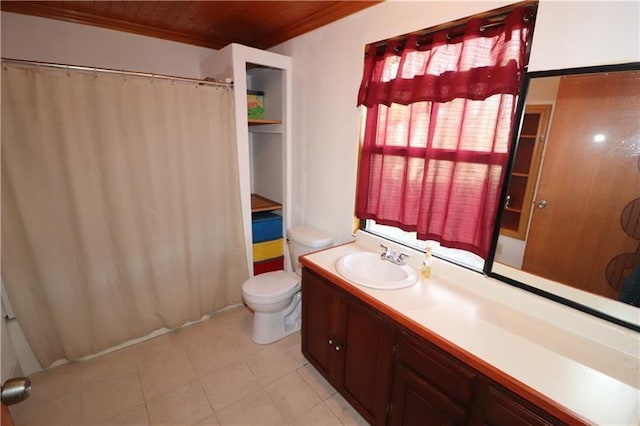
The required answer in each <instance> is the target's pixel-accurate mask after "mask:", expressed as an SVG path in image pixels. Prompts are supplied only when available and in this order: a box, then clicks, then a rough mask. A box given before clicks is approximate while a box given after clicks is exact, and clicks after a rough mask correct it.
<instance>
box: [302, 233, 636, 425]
mask: <svg viewBox="0 0 640 426" xmlns="http://www.w3.org/2000/svg"><path fill="white" fill-rule="evenodd" d="M375 247H376V244H375V242H370V243H369V245H368V246H367V244H366V243H362V242H358V243H349V244H345V245H342V246H338V247H334V248H331V249H327V250H324V251H322V252H317V253H313V254H310V255H307V256H304V257H302V258H301V263H302V264H303V266H304V270H303V276H302V294H303V296H302V300H303V311H302V316H303V319H302V351H303V354H304V355H305V357H306V358H307V359H308V360H309V362H310V363H311V364H312V365H313V366H314V367H315V368H316V369H317V370H318V371H319V372H320V373H321V374H322V375H323V376H324V377H325V378H326V379H327V380H328V381H329V383H331V385H333V386H334V388H335V389H336V390H337V391H338V392H340V394H341V395H342V396H343V397H344V398H345V399H346V400H347V401H349V403H350V404H351V405H352V406H353V407H354V408H355V409H356V410H357V411H358V412H359V413H360V414H361V415H362V416H363V417H364V418H365V419H366V420H367V421H368V422H369V423H371V424H374V425H382V424H390V425H401V424H402V425H412V424H415V425H424V424H492V425H519V424H529V425H547V424H601V423H608V424H612V423H615V424H636V423H637V422H638V417H637V416H638V414H637V410H638V407H639V405H638V404H639V401H638V398H639V395H640V393H639V391H638V389H639V388H640V384H639V383H638V358H637V356H636V357H634V356H633V355H632V354H633V351H634V350H636V348H635V347H634V344H635V343H634V342H635V341H637V338H636V339H635V340H634V337H633V335H632V334H631V335H625V336H627V338H628V340H627V341H626V342H627V344H629V346H628V347H626V349H628V351H626V349H625V347H624V343H623V344H622V346H623V347H621V348H615V349H614V348H611V347H603V348H596V350H595V351H594V350H593V344H592V342H587V341H585V337H584V336H579V335H575V334H574V333H572V332H569V331H567V330H562V329H558V328H554V327H552V326H549V324H545V323H544V322H543V320H540V319H538V318H535V317H532V316H529V315H527V314H526V313H525V312H520V311H519V310H518V309H517V307H516V306H514V305H517V304H518V303H514V304H512V305H511V306H510V305H509V304H508V303H506V304H502V303H500V297H501V296H500V295H489V296H488V297H485V296H483V295H482V294H481V293H482V292H486V291H487V290H486V288H485V289H483V288H480V289H477V288H476V290H479V293H474V292H467V291H466V290H465V285H467V286H469V285H471V286H480V287H481V286H482V285H480V284H477V283H475V282H474V279H477V280H489V279H488V278H486V277H483V276H482V275H480V274H476V273H473V272H471V271H467V270H462V268H457V267H456V266H454V265H448V264H445V262H441V261H440V262H437V263H436V264H435V265H434V271H435V273H434V274H433V275H432V277H431V278H429V279H422V280H420V281H419V282H418V283H416V284H415V285H413V286H411V287H408V288H404V289H399V290H380V289H371V288H367V287H363V286H359V285H356V284H353V283H351V282H349V281H348V280H346V279H345V278H343V277H342V276H341V275H340V274H339V273H338V272H337V270H336V268H335V263H336V261H337V260H338V259H339V258H341V257H342V256H345V255H347V254H349V253H354V252H357V251H363V250H364V251H374V250H375ZM413 257H415V256H413ZM456 269H460V270H456ZM443 275H444V276H445V277H443ZM474 275H477V278H475V277H474ZM446 276H448V277H450V278H451V279H450V280H449V279H448V278H447V277H446ZM465 277H467V280H466V281H467V282H466V283H464V282H463V283H462V284H460V279H463V281H464V278H465ZM454 281H455V282H457V283H458V284H456V283H454ZM491 284H493V283H491ZM484 285H485V286H486V285H487V283H484ZM496 285H499V286H501V284H496ZM498 290H499V291H498V292H500V291H502V290H504V289H503V288H502V287H499V289H498ZM507 290H511V291H516V292H518V290H516V289H507ZM520 296H522V295H520V294H517V295H516V296H515V297H516V298H517V297H520ZM525 297H526V296H525ZM532 308H535V306H532ZM551 308H554V307H553V306H552V307H551ZM543 315H547V314H543ZM590 320H591V319H587V321H590ZM548 326H549V327H548ZM621 332H622V333H623V334H624V331H621ZM621 341H624V339H622V340H621ZM586 345H590V346H589V347H591V353H590V354H585V353H584V351H585V349H586ZM571 351H575V353H571ZM625 351H626V352H625ZM636 353H637V352H636ZM598 363H602V364H606V365H602V366H601V365H600V364H598ZM611 363H619V365H618V366H617V367H611V366H610V364H611Z"/></svg>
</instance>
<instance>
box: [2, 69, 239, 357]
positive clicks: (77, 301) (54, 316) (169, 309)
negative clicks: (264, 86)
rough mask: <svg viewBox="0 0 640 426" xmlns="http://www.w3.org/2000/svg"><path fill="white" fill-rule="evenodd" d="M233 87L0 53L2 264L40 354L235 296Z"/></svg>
mask: <svg viewBox="0 0 640 426" xmlns="http://www.w3.org/2000/svg"><path fill="white" fill-rule="evenodd" d="M247 275H248V268H247V263H246V257H245V247H244V238H243V231H242V222H241V211H240V193H239V184H238V166H237V158H236V149H235V133H234V115H233V93H232V89H229V88H222V87H213V86H210V85H198V84H196V83H186V82H179V81H166V80H159V79H152V78H143V77H133V76H125V75H113V74H106V73H97V72H80V71H68V70H64V69H62V70H61V69H51V68H45V67H28V66H18V65H9V64H4V65H3V70H2V276H3V278H4V282H5V285H6V290H7V294H8V296H9V299H10V300H11V303H12V305H13V308H14V311H15V313H16V316H17V318H18V321H19V322H20V325H21V326H22V328H23V330H24V332H25V334H26V337H27V340H28V341H29V343H30V345H31V347H32V349H33V350H34V352H35V354H36V357H37V358H38V360H39V361H40V363H41V364H42V365H43V366H47V365H49V364H51V363H52V362H53V361H55V360H58V359H63V358H66V359H74V358H78V357H81V356H84V355H87V354H91V353H96V352H99V351H101V350H104V349H106V348H108V347H111V346H114V345H117V344H120V343H123V342H125V341H127V340H129V339H132V338H136V337H140V336H143V335H145V334H147V333H149V332H151V331H153V330H155V329H158V328H161V327H169V328H174V327H178V326H180V325H182V324H184V323H185V322H186V321H189V320H197V319H199V318H201V316H202V315H203V314H208V313H212V312H214V311H216V310H218V309H220V308H223V307H225V306H228V305H230V304H234V303H238V302H240V301H241V291H240V289H241V284H242V282H243V281H244V280H245V279H246V278H247Z"/></svg>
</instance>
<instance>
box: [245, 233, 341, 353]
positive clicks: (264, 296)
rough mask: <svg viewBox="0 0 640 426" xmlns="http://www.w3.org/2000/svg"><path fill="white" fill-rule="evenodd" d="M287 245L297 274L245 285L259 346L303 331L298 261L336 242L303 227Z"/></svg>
mask: <svg viewBox="0 0 640 426" xmlns="http://www.w3.org/2000/svg"><path fill="white" fill-rule="evenodd" d="M287 243H288V245H289V253H290V255H291V258H292V259H291V260H292V262H291V264H292V265H293V267H294V269H295V271H296V272H295V273H294V272H286V271H273V272H266V273H264V274H260V275H256V276H255V277H252V278H249V279H248V280H247V281H245V282H244V284H242V297H243V299H244V302H245V303H246V305H247V306H248V307H249V308H250V309H251V310H253V330H252V335H251V339H252V340H253V341H254V342H255V343H258V344H268V343H273V342H275V341H277V340H280V339H282V338H283V337H286V336H288V335H289V334H291V333H294V332H296V331H298V330H299V329H300V323H301V315H300V314H301V300H302V293H301V292H300V275H299V274H300V266H299V264H298V257H299V256H300V255H302V254H306V253H310V252H312V251H315V250H319V249H322V248H326V247H329V246H330V245H331V244H333V240H332V238H331V237H330V236H328V235H326V234H323V233H322V232H320V231H318V230H315V229H313V228H310V227H308V226H304V225H303V226H297V227H294V228H292V229H290V230H289V232H288V239H287Z"/></svg>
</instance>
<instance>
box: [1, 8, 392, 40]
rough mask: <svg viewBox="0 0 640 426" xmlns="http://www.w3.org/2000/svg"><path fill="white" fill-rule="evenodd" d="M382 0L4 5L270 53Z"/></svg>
mask: <svg viewBox="0 0 640 426" xmlns="http://www.w3.org/2000/svg"><path fill="white" fill-rule="evenodd" d="M376 3H379V1H2V3H1V7H2V10H4V11H8V12H16V13H22V14H27V15H36V16H41V17H46V18H52V19H58V20H63V21H70V22H76V23H81V24H87V25H93V26H98V27H104V28H110V29H114V30H119V31H127V32H131V33H136V34H142V35H146V36H151V37H157V38H162V39H166V40H173V41H178V42H182V43H188V44H194V45H197V46H205V47H210V48H213V49H220V48H221V47H224V46H226V45H227V44H229V43H241V44H244V45H247V46H252V47H256V48H259V49H268V48H270V47H273V46H275V45H277V44H279V43H282V42H284V41H286V40H289V39H291V38H293V37H296V36H299V35H301V34H304V33H306V32H308V31H311V30H313V29H316V28H318V27H321V26H323V25H326V24H328V23H330V22H333V21H335V20H338V19H340V18H342V17H345V16H347V15H350V14H352V13H355V12H358V11H360V10H362V9H365V8H367V7H370V6H372V5H374V4H376Z"/></svg>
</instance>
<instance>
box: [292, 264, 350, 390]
mask: <svg viewBox="0 0 640 426" xmlns="http://www.w3.org/2000/svg"><path fill="white" fill-rule="evenodd" d="M345 321H346V313H345V309H344V305H343V304H342V303H341V298H340V293H338V291H337V290H336V289H335V288H333V287H332V286H331V285H330V284H328V283H327V282H326V281H325V280H324V279H322V278H320V277H319V276H317V275H315V274H314V273H313V272H311V271H309V270H308V269H306V268H305V269H303V271H302V353H303V354H304V356H305V357H306V358H307V359H308V360H309V362H311V364H312V365H313V366H314V367H315V368H316V369H317V370H318V371H319V372H320V373H321V374H322V375H323V376H324V377H325V378H326V379H327V380H328V381H329V383H331V384H332V385H333V386H334V387H336V388H338V387H339V386H340V383H341V381H342V377H341V371H340V370H341V368H340V364H341V362H340V358H341V357H342V353H341V352H340V349H342V347H341V346H340V345H341V343H339V342H343V340H342V339H343V336H344V333H343V329H344V323H345ZM336 347H338V348H339V350H338V351H336Z"/></svg>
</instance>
